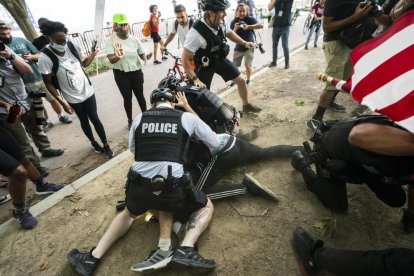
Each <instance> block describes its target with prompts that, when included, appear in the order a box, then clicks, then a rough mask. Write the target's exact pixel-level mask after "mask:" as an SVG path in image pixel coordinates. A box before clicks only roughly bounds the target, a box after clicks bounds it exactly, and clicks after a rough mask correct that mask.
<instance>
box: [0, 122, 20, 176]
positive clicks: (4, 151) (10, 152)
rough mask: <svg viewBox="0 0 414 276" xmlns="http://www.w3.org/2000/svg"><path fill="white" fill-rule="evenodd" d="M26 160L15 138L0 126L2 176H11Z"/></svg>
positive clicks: (0, 165) (0, 169) (0, 171)
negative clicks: (21, 162) (22, 161)
mask: <svg viewBox="0 0 414 276" xmlns="http://www.w3.org/2000/svg"><path fill="white" fill-rule="evenodd" d="M23 158H24V153H23V152H22V151H21V150H20V148H19V146H18V145H17V142H16V140H15V139H14V138H13V136H12V135H11V134H10V133H9V132H8V131H7V130H6V129H5V128H3V127H2V126H0V174H2V175H4V176H9V175H11V174H12V173H13V172H14V171H15V170H16V168H17V167H18V166H20V161H21V160H22V159H23Z"/></svg>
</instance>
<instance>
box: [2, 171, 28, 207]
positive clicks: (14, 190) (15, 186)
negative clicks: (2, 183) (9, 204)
mask: <svg viewBox="0 0 414 276" xmlns="http://www.w3.org/2000/svg"><path fill="white" fill-rule="evenodd" d="M7 178H8V180H9V192H10V197H11V198H12V201H13V203H14V204H17V205H20V204H23V203H24V202H25V199H26V179H27V172H26V170H25V168H24V167H23V166H22V165H20V166H18V167H17V168H16V169H15V170H14V171H13V173H12V174H11V175H9V176H8V177H7Z"/></svg>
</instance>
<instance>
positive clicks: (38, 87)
mask: <svg viewBox="0 0 414 276" xmlns="http://www.w3.org/2000/svg"><path fill="white" fill-rule="evenodd" d="M24 86H26V87H27V89H29V91H33V92H35V91H39V92H44V93H46V100H47V101H48V102H51V101H54V100H56V99H55V97H53V95H52V94H50V92H49V90H47V88H46V85H45V83H44V82H43V81H36V82H32V83H25V84H24Z"/></svg>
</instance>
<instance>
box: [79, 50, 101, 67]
mask: <svg viewBox="0 0 414 276" xmlns="http://www.w3.org/2000/svg"><path fill="white" fill-rule="evenodd" d="M96 54H98V50H97V48H96V45H93V46H92V48H91V53H90V54H89V56H87V57H86V58H85V59H84V60H83V61H82V62H81V65H82V67H85V68H86V67H88V66H89V65H90V64H91V63H92V61H93V59H94V58H95V56H96Z"/></svg>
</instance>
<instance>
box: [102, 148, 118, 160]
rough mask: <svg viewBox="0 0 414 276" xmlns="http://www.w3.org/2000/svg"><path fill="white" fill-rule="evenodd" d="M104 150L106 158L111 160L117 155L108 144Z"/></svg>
mask: <svg viewBox="0 0 414 276" xmlns="http://www.w3.org/2000/svg"><path fill="white" fill-rule="evenodd" d="M103 149H104V154H105V156H106V158H108V159H110V158H112V157H113V156H114V155H115V153H114V151H113V150H111V148H110V147H109V145H108V144H106V145H104V148H103Z"/></svg>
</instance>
